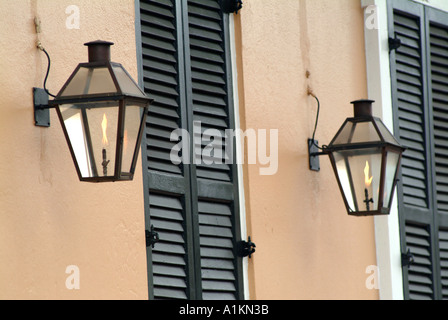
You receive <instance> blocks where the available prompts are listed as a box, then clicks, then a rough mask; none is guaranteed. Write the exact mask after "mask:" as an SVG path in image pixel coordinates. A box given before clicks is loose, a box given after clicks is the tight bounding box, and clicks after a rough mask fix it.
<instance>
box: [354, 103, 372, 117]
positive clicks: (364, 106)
mask: <svg viewBox="0 0 448 320" xmlns="http://www.w3.org/2000/svg"><path fill="white" fill-rule="evenodd" d="M374 102H375V101H374V100H368V99H361V100H355V101H352V102H351V103H352V104H353V105H354V113H355V117H372V116H373V115H372V104H373V103H374Z"/></svg>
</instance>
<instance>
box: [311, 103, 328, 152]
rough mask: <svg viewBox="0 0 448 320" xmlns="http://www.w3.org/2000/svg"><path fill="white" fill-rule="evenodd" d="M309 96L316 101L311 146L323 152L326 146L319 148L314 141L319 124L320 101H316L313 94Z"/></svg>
mask: <svg viewBox="0 0 448 320" xmlns="http://www.w3.org/2000/svg"><path fill="white" fill-rule="evenodd" d="M311 95H312V96H313V97H314V99H316V101H317V113H316V122H315V124H314V132H313V139H312V143H313V145H314V146H315V147H316V148H318V149H319V150H324V149H325V148H326V147H327V146H322V147H319V145H318V144H317V143H316V140H315V136H316V131H317V124H318V123H319V113H320V101H319V99H318V98H317V97H316V96H315V95H314V94H311Z"/></svg>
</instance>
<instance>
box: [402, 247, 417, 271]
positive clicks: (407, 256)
mask: <svg viewBox="0 0 448 320" xmlns="http://www.w3.org/2000/svg"><path fill="white" fill-rule="evenodd" d="M414 262H415V257H414V255H413V254H412V253H411V250H409V249H408V252H406V253H402V254H401V265H402V266H403V267H410V266H411V265H413V264H414Z"/></svg>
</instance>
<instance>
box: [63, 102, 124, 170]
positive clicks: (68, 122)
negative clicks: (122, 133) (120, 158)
mask: <svg viewBox="0 0 448 320" xmlns="http://www.w3.org/2000/svg"><path fill="white" fill-rule="evenodd" d="M118 109H119V108H118V103H117V102H112V101H111V102H100V103H98V102H97V103H95V105H93V104H89V103H81V104H70V105H62V106H60V112H61V116H62V119H63V122H64V126H65V129H66V131H67V135H68V138H69V140H70V141H69V143H70V145H71V147H72V150H73V153H74V156H75V158H76V162H77V165H78V168H79V170H80V173H81V176H82V177H83V178H94V177H107V176H113V175H114V174H115V162H116V161H115V153H116V141H117V127H118Z"/></svg>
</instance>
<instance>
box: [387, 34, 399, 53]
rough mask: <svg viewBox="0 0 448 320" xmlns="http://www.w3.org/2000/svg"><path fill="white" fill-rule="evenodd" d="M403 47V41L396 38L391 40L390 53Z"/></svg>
mask: <svg viewBox="0 0 448 320" xmlns="http://www.w3.org/2000/svg"><path fill="white" fill-rule="evenodd" d="M400 47H401V40H400V39H398V38H397V36H395V38H389V52H392V51H393V50H397V49H398V48H400Z"/></svg>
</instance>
